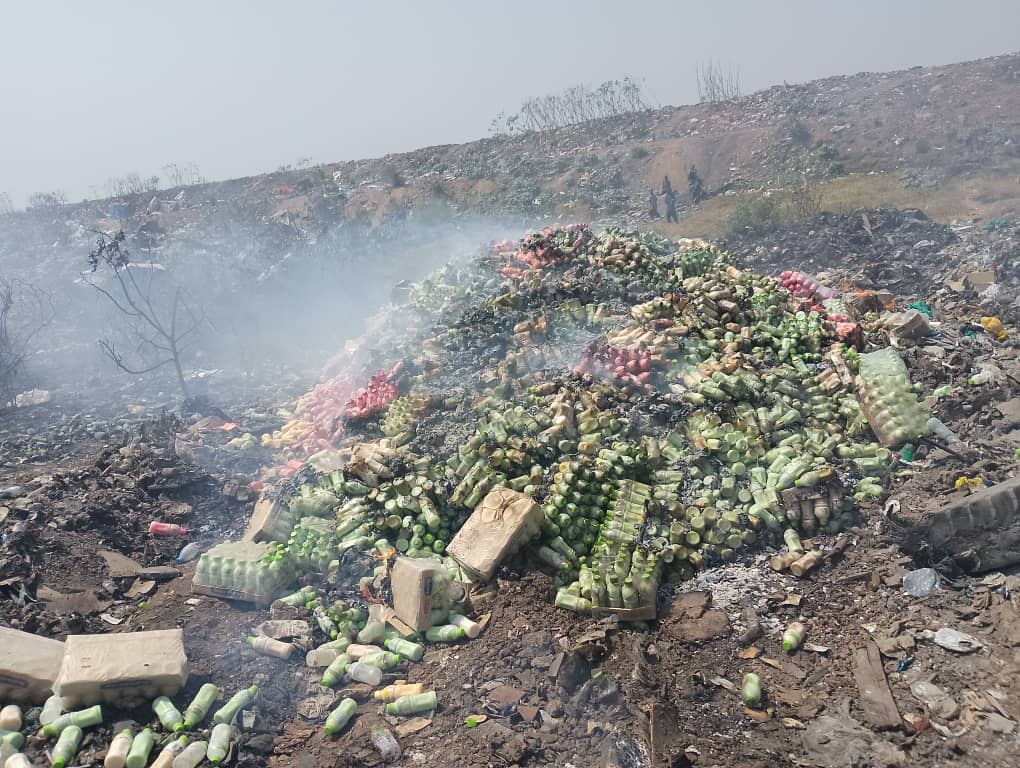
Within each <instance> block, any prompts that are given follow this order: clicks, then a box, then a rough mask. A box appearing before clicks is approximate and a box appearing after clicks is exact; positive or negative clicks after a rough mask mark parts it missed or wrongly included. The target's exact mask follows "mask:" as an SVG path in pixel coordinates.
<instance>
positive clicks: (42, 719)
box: [39, 694, 64, 725]
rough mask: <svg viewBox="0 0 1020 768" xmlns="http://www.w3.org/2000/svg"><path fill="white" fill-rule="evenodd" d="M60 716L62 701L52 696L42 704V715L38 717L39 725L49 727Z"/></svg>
mask: <svg viewBox="0 0 1020 768" xmlns="http://www.w3.org/2000/svg"><path fill="white" fill-rule="evenodd" d="M62 714H64V700H63V699H62V698H60V697H59V696H57V695H56V694H53V695H52V696H50V697H49V698H48V699H46V703H45V704H43V708H42V713H41V714H40V715H39V724H40V725H49V724H50V723H52V722H53V721H54V720H56V719H57V718H58V717H60V716H61V715H62Z"/></svg>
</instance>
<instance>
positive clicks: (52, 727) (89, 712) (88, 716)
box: [43, 704, 103, 736]
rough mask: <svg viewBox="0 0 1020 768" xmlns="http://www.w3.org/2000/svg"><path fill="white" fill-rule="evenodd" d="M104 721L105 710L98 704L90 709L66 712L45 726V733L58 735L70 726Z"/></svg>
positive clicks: (86, 726)
mask: <svg viewBox="0 0 1020 768" xmlns="http://www.w3.org/2000/svg"><path fill="white" fill-rule="evenodd" d="M101 722H103V710H102V708H101V707H100V706H99V705H98V704H96V705H95V706H94V707H89V708H88V709H79V710H78V711H77V712H65V713H64V714H62V715H61V716H60V717H58V718H57V719H56V720H54V721H53V722H52V723H50V724H49V725H44V726H43V734H45V735H46V736H56V735H57V734H59V733H61V732H62V731H63V730H64V729H65V728H67V727H69V726H72V725H74V726H77V727H78V728H88V727H89V726H90V725H99V724H100V723H101Z"/></svg>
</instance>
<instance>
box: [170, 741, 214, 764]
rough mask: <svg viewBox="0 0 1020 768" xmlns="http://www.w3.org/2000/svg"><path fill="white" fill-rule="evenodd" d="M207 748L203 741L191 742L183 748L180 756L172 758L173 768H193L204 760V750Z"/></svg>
mask: <svg viewBox="0 0 1020 768" xmlns="http://www.w3.org/2000/svg"><path fill="white" fill-rule="evenodd" d="M208 746H209V744H208V743H207V742H204V741H193V742H191V743H190V744H189V745H188V746H186V747H185V748H184V751H183V752H181V754H179V755H177V757H175V758H174V765H173V768H195V766H197V765H198V764H199V763H200V762H202V761H203V760H205V750H206V748H207V747H208Z"/></svg>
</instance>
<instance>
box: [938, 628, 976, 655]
mask: <svg viewBox="0 0 1020 768" xmlns="http://www.w3.org/2000/svg"><path fill="white" fill-rule="evenodd" d="M929 635H930V638H929V639H931V640H932V642H934V643H935V645H938V646H940V647H942V648H945V649H946V650H949V651H956V652H957V653H973V652H974V651H978V650H981V649H982V648H984V645H983V644H982V643H981V641H980V640H978V639H977V638H976V637H973V636H972V635H968V634H966V633H964V632H960V631H958V630H955V629H951V628H949V627H942V628H941V629H939V630H938V631H937V632H931V631H930V630H928V631H926V632H925V637H929Z"/></svg>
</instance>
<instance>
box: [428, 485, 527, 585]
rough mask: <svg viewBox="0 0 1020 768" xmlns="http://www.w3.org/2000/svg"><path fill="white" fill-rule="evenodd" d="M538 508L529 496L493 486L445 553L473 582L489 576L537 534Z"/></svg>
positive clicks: (499, 486) (487, 578)
mask: <svg viewBox="0 0 1020 768" xmlns="http://www.w3.org/2000/svg"><path fill="white" fill-rule="evenodd" d="M541 524H542V508H541V507H540V506H538V504H536V503H535V500H534V499H533V498H531V497H530V496H525V495H524V494H523V493H518V492H517V491H514V490H511V489H510V488H506V487H504V486H502V485H497V486H496V487H494V488H493V489H492V490H491V491H489V493H488V494H487V495H486V497H485V498H484V499H482V502H481V503H480V504H479V505H478V506H477V507H475V511H474V512H472V513H471V517H469V518H468V519H467V522H465V523H464V525H463V527H462V528H461V529H460V531H458V532H457V535H456V536H454V537H453V541H451V542H450V545H449V547H447V550H446V552H447V554H448V555H449V556H450V557H452V558H453V559H454V560H456V561H457V562H458V563H459V564H460V566H461V568H463V569H464V572H465V573H466V574H468V576H470V577H471V578H472V579H474V580H475V581H481V582H485V581H488V580H489V579H491V578H492V575H493V574H494V573H495V572H496V569H497V568H498V567H499V564H500V563H501V562H503V560H504V559H505V558H506V557H508V556H510V555H512V554H513V553H514V552H516V551H517V550H519V549H520V548H521V547H522V546H523V545H524V544H525V543H526V542H527V541H529V540H530V539H533V538H534V537H535V536H537V535H538V532H539V529H540V527H541Z"/></svg>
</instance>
